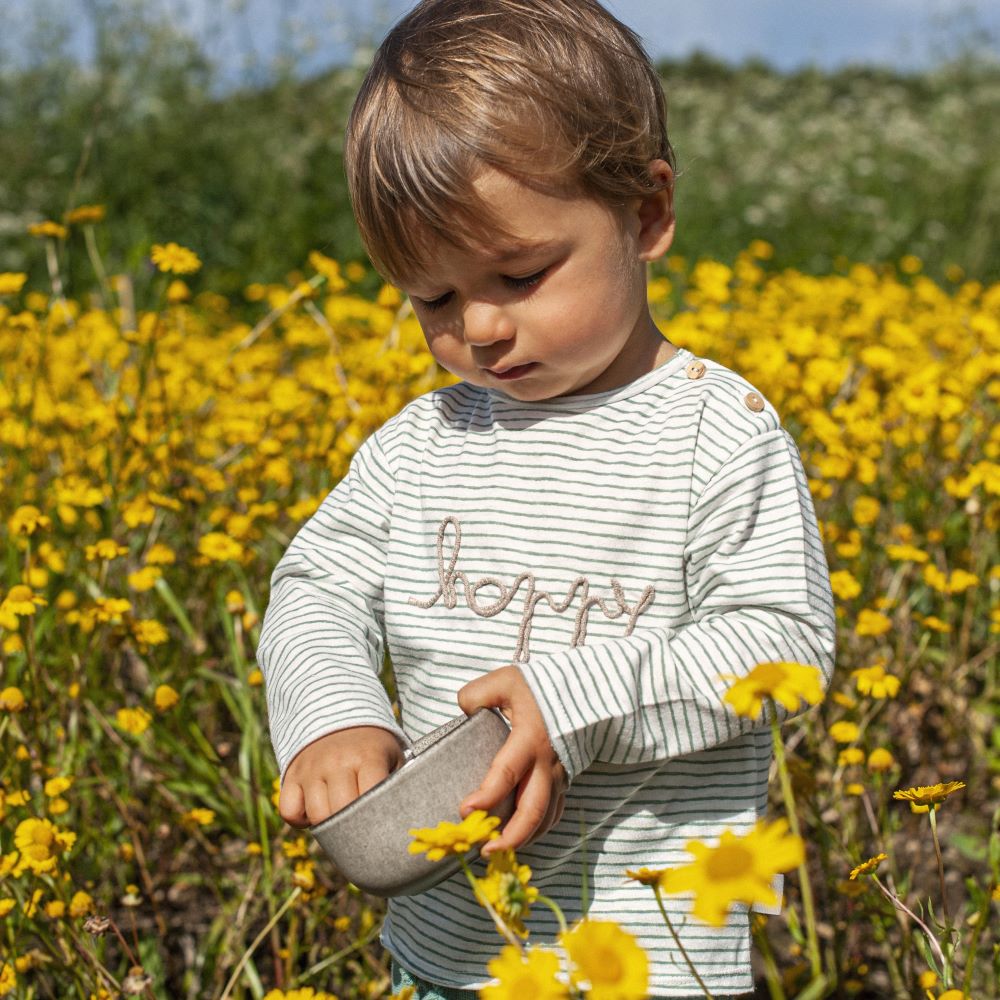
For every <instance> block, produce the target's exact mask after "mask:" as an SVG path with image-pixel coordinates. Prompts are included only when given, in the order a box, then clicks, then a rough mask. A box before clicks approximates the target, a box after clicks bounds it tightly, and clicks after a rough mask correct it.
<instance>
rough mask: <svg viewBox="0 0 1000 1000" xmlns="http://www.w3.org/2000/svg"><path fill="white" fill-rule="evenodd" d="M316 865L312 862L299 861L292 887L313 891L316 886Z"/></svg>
mask: <svg viewBox="0 0 1000 1000" xmlns="http://www.w3.org/2000/svg"><path fill="white" fill-rule="evenodd" d="M315 868H316V865H315V863H314V862H312V861H297V862H296V863H295V869H294V871H293V872H292V885H297V886H299V887H300V888H302V889H312V888H313V887H314V886H315V885H316V872H315Z"/></svg>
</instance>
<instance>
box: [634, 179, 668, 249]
mask: <svg viewBox="0 0 1000 1000" xmlns="http://www.w3.org/2000/svg"><path fill="white" fill-rule="evenodd" d="M649 174H650V176H651V177H652V178H653V180H655V181H656V182H657V183H658V184H659V185H660V188H659V190H658V191H656V192H654V193H653V194H650V195H646V197H644V198H641V199H639V200H638V201H639V204H638V208H637V209H636V211H637V213H638V216H639V233H638V236H637V237H636V246H637V247H638V250H639V259H640V260H645V261H650V260H656V259H657V258H658V257H662V256H663V255H664V254H665V253H666V252H667V250H669V249H670V244H671V243H673V241H674V172H673V170H671V169H670V164H669V163H667V161H666V160H651V161H650V163H649Z"/></svg>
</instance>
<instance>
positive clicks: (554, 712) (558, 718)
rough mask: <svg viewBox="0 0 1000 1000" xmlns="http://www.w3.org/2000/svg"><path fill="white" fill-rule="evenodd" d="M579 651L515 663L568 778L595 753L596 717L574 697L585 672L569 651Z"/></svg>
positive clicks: (584, 681) (574, 775) (582, 683)
mask: <svg viewBox="0 0 1000 1000" xmlns="http://www.w3.org/2000/svg"><path fill="white" fill-rule="evenodd" d="M579 652H580V650H568V651H566V652H565V653H563V652H559V653H554V654H550V655H548V656H539V657H533V658H532V660H531V661H530V662H528V663H518V664H516V666H517V667H518V669H520V671H521V674H522V675H523V676H524V679H525V681H526V682H527V684H528V687H530V688H531V693H532V694H533V695H534V696H535V701H536V702H537V704H538V708H539V709H540V711H541V713H542V718H543V719H544V721H545V728H546V730H548V734H549V741H550V742H551V743H552V748H553V749H554V750H555V752H556V754H558V756H559V760H560V762H561V763H562V765H563V767H564V768H565V769H566V775H567V777H568V778H569V780H570V782H572V781H573V780H574V779H575V778H576V776H577V775H578V774H579V773H580V772H581V771H585V770H586V769H587V768H588V767H589V766H590V764H591V763H592V761H593V760H594V757H595V752H594V738H593V737H594V730H593V723H594V722H596V721H597V720H592V719H591V718H590V717H589V714H588V712H587V711H586V710H585V709H584V707H583V705H582V704H580V703H579V702H578V701H577V699H578V698H579V697H580V696H581V688H582V687H583V686H584V685H585V684H586V680H585V679H583V680H581V674H586V673H587V671H586V669H585V668H582V665H581V662H580V657H579V656H578V655H577V656H574V655H573V653H579ZM588 707H589V706H588Z"/></svg>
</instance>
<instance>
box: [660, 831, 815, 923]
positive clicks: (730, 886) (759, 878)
mask: <svg viewBox="0 0 1000 1000" xmlns="http://www.w3.org/2000/svg"><path fill="white" fill-rule="evenodd" d="M687 850H688V852H689V853H690V854H692V855H694V859H695V860H694V861H693V862H692V863H691V864H689V865H685V866H684V867H682V868H668V869H667V870H666V871H665V872H664V873H663V879H662V885H663V888H664V890H665V891H666V892H693V893H694V894H695V901H694V908H693V910H692V912H693V913H694V915H695V916H696V917H698V918H699V919H700V920H704V921H705V923H707V924H711V925H713V926H715V927H721V926H722V925H723V924H724V923H725V922H726V915H727V913H728V912H729V908H730V906H731V905H732V904H733V903H734V902H742V903H746V904H747V906H750V905H751V904H753V903H763V904H764V905H765V906H773V905H774V904H775V903H776V902H777V898H776V896H775V893H774V889H773V887H772V885H771V881H772V879H773V878H774V876H775V875H776V874H778V873H779V872H785V871H790V870H791V869H792V868H795V867H797V866H798V865H800V864H802V862H803V860H804V859H805V846H804V844H803V842H802V839H801V837H796V836H795V835H794V834H788V821H787V820H784V819H778V820H775V821H774V822H773V823H771V824H767V823H766V822H765V821H764V820H759V821H758V822H757V825H756V826H755V827H754V828H753V829H752V830H751V831H750V832H749V833H747V834H745V835H744V836H738V835H737V834H735V833H733V831H732V830H729V829H726V830H723V832H722V836H721V837H720V839H719V843H718V845H717V846H715V847H709V846H708V845H707V844H703V843H702V842H701V841H698V840H692V841H689V842H688V844H687Z"/></svg>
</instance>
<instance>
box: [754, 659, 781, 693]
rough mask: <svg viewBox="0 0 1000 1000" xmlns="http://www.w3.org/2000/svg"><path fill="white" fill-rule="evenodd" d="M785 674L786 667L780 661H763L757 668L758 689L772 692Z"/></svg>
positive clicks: (762, 691)
mask: <svg viewBox="0 0 1000 1000" xmlns="http://www.w3.org/2000/svg"><path fill="white" fill-rule="evenodd" d="M785 676H786V671H785V668H784V667H783V666H782V665H781V664H780V663H762V664H761V665H760V666H759V667H757V670H756V681H757V690H758V691H760V692H761V694H770V693H771V692H772V691H773V690H774V689H775V688H776V687H777V686H778V685H779V684H780V683H781V682H782V681H783V680H784V679H785Z"/></svg>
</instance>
